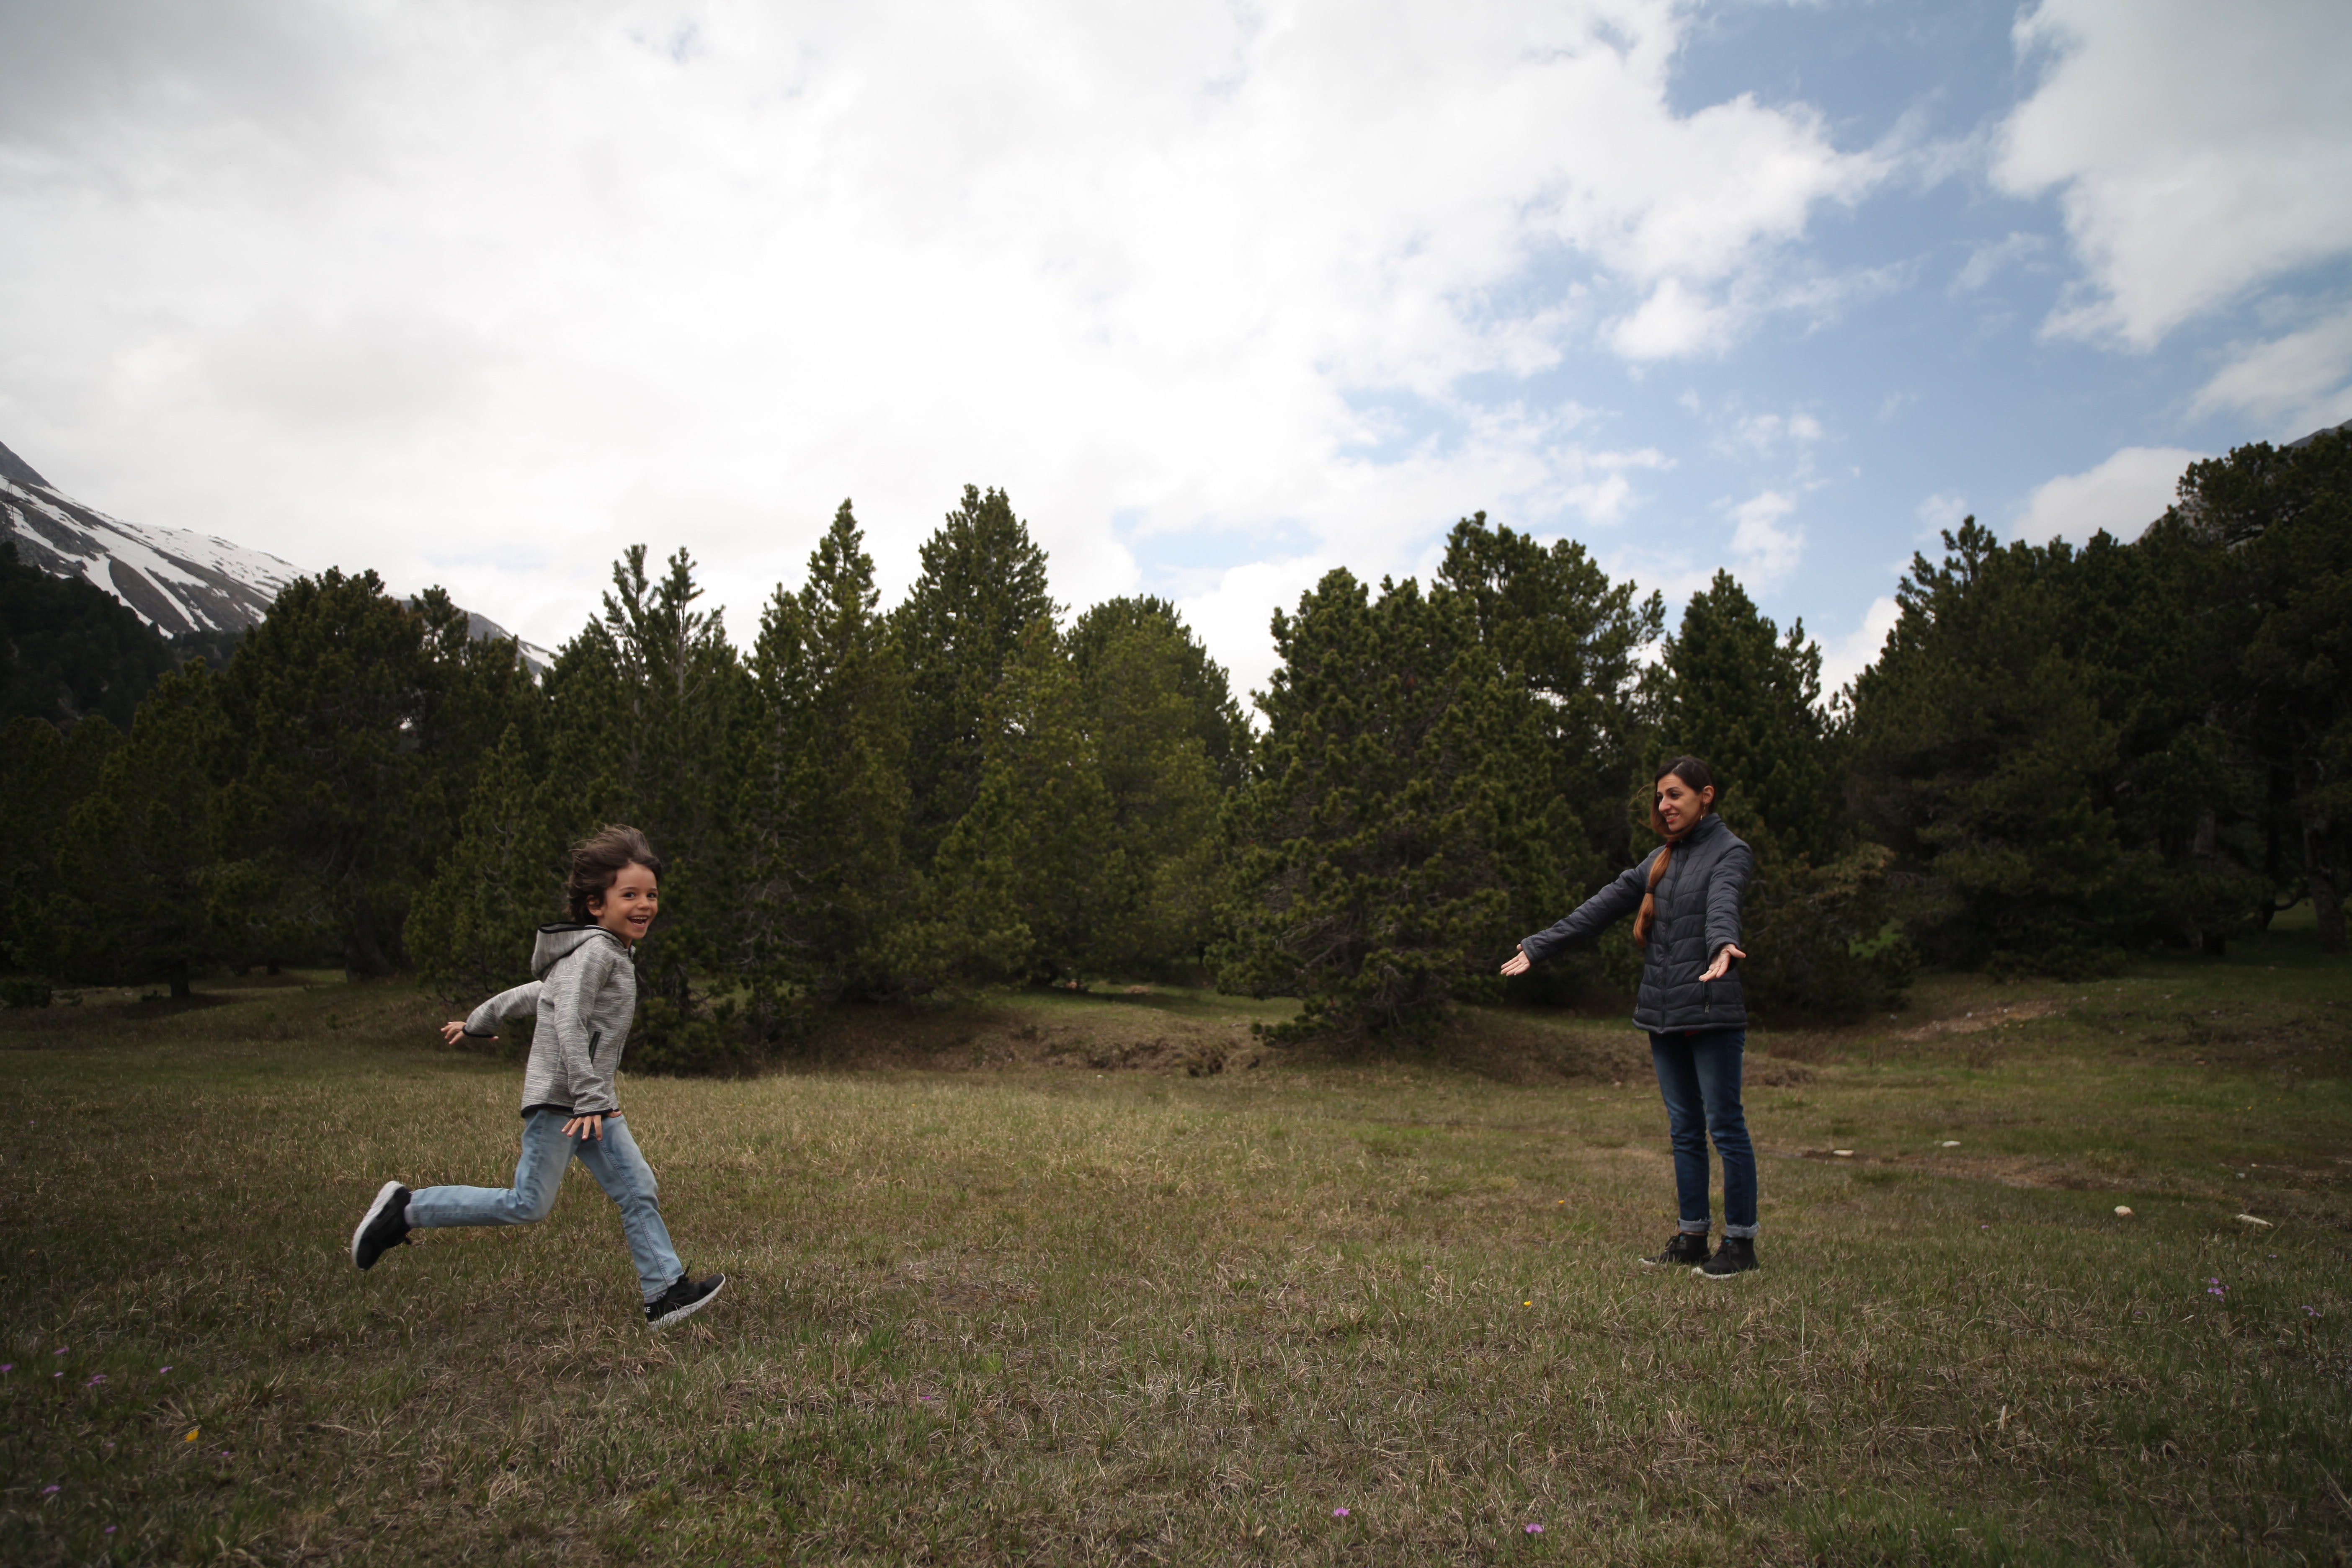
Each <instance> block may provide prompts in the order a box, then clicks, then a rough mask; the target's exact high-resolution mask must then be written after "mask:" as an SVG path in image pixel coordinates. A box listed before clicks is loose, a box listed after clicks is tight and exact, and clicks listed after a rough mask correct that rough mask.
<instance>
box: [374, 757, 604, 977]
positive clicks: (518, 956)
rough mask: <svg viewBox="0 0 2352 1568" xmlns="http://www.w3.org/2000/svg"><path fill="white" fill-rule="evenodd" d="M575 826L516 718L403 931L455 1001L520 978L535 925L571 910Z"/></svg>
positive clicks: (423, 970)
mask: <svg viewBox="0 0 2352 1568" xmlns="http://www.w3.org/2000/svg"><path fill="white" fill-rule="evenodd" d="M565 847H566V846H565V834H564V832H563V828H562V818H561V812H560V808H559V807H558V805H557V804H556V786H555V785H554V784H553V783H552V782H551V781H550V780H549V779H548V778H547V777H546V776H545V774H544V763H543V761H542V760H541V759H540V758H538V757H536V756H535V755H534V754H533V753H532V752H531V750H530V747H529V746H528V745H526V744H525V743H524V741H523V735H522V729H521V726H520V725H515V724H509V726H508V727H507V730H506V733H505V734H503V735H502V736H500V737H499V743H498V745H497V746H496V747H495V748H494V749H493V750H492V751H491V752H490V754H489V756H488V758H487V759H486V760H485V761H484V762H483V763H482V765H481V768H480V770H479V771H478V773H477V774H476V776H475V780H474V785H473V789H472V791H471V793H470V794H469V795H468V796H467V802H466V809H465V816H464V820H463V825H462V827H461V830H460V832H459V834H458V836H457V842H456V843H455V844H454V845H452V846H451V847H450V849H449V852H448V853H447V854H446V855H445V856H443V857H442V858H441V863H440V866H439V868H437V869H436V871H435V873H434V876H433V879H432V881H431V882H430V883H428V884H427V885H426V887H425V891H424V892H423V893H422V894H421V895H420V896H419V897H418V898H417V900H415V903H414V904H413V905H412V906H411V907H410V910H409V914H408V923H407V925H406V927H405V928H404V931H403V937H404V941H405V942H406V944H407V948H408V952H409V954H410V956H411V957H412V958H413V959H414V960H415V963H416V967H417V973H418V975H419V977H420V978H422V979H423V981H424V982H425V985H426V987H427V988H428V989H429V990H431V991H432V992H433V993H434V994H436V995H439V996H443V997H446V998H447V999H449V1000H450V1001H452V1002H462V1001H468V1000H474V1001H478V1000H479V999H480V998H481V997H483V996H485V995H488V994H490V993H492V992H494V991H502V990H504V989H506V987H508V986H509V985H514V984H520V980H521V977H522V976H523V975H525V974H527V973H529V971H530V954H531V941H532V933H533V931H535V930H536V929H537V928H538V927H539V926H540V925H541V924H542V923H544V922H546V921H555V920H561V919H562V918H564V902H563V878H564V865H565Z"/></svg>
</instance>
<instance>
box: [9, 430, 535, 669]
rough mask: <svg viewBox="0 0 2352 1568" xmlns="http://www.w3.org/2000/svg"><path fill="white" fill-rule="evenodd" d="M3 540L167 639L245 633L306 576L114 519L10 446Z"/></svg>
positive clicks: (482, 621)
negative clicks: (93, 589)
mask: <svg viewBox="0 0 2352 1568" xmlns="http://www.w3.org/2000/svg"><path fill="white" fill-rule="evenodd" d="M0 538H7V539H13V540H14V541H16V558H17V559H18V560H20V561H22V562H24V563H26V565H28V566H37V567H39V568H40V569H41V570H42V571H44V572H47V573H48V574H50V575H52V576H56V577H79V578H81V579H83V580H84V581H86V582H89V583H93V584H97V585H98V586H99V587H100V588H103V589H105V590H106V591H107V592H108V593H110V594H111V595H114V596H115V597H116V598H118V599H120V600H121V601H122V602H123V603H124V604H126V605H130V606H131V609H132V610H133V611H135V612H136V613H137V614H138V616H139V618H140V619H141V620H143V621H145V622H146V623H147V624H148V625H149V626H153V627H154V628H155V629H156V630H157V631H159V632H161V633H163V635H164V636H165V637H177V636H180V635H181V634H183V633H185V632H193V631H215V632H238V631H243V630H244V629H245V628H246V627H247V626H252V625H253V624H254V623H255V622H257V621H258V620H260V619H261V617H262V616H265V615H268V613H269V605H270V601H271V600H273V599H275V598H277V597H278V590H279V589H281V588H283V587H284V586H286V584H289V583H290V582H292V581H293V580H294V579H295V578H296V577H298V576H300V575H301V568H299V567H298V566H296V565H295V564H294V563H291V562H289V561H280V560H279V559H278V557H277V556H275V555H270V554H266V553H264V552H261V551H258V550H248V549H247V548H246V547H245V546H244V545H241V544H232V543H231V542H228V541H227V540H226V539H216V538H215V537H213V536H212V535H211V534H208V533H194V532H191V531H188V530H186V529H183V528H155V527H152V526H151V525H149V524H146V523H137V522H124V521H122V520H121V519H120V518H114V517H109V516H107V515H106V513H104V512H102V511H99V510H96V509H94V508H91V507H87V506H84V505H82V504H81V503H80V502H79V501H77V500H73V499H72V498H70V497H68V496H66V495H63V494H61V493H60V492H59V491H58V489H57V487H56V486H54V485H52V484H50V483H49V481H48V480H47V479H43V478H42V477H41V476H40V475H39V474H38V473H37V472H36V471H35V470H34V468H33V466H32V465H31V464H30V463H27V462H26V461H25V459H24V458H20V457H18V456H16V453H14V452H12V451H10V450H9V449H8V448H7V447H5V446H0ZM467 620H468V624H469V626H470V628H471V630H472V632H473V635H474V636H476V637H509V636H511V635H512V634H510V633H509V632H508V631H507V630H506V628H505V627H503V626H499V624H498V623H497V622H496V621H493V620H491V619H490V618H489V617H488V616H482V615H478V614H475V613H473V612H471V611H468V612H467ZM522 653H523V658H524V659H525V660H527V661H528V662H529V663H530V666H531V668H533V669H544V668H547V666H548V665H549V664H550V663H551V662H552V661H553V659H554V657H555V656H554V655H553V654H551V653H550V652H548V651H547V649H545V648H543V647H539V646H538V645H536V644H534V643H524V644H523V645H522Z"/></svg>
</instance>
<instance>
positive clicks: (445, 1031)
mask: <svg viewBox="0 0 2352 1568" xmlns="http://www.w3.org/2000/svg"><path fill="white" fill-rule="evenodd" d="M465 1032H466V1020H465V1019H463V1018H452V1019H450V1020H449V1021H448V1022H447V1023H446V1024H444V1025H442V1026H441V1038H442V1039H443V1040H444V1041H446V1043H447V1044H449V1045H453V1046H454V1045H456V1044H457V1040H458V1037H460V1036H462V1035H464V1034H465ZM490 1038H492V1039H494V1040H495V1039H497V1038H498V1037H497V1036H496V1035H492V1036H491V1037H490Z"/></svg>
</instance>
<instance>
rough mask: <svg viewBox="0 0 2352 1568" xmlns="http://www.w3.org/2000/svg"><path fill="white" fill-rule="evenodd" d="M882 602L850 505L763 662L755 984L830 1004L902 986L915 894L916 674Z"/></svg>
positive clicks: (787, 605) (748, 933)
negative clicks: (910, 764)
mask: <svg viewBox="0 0 2352 1568" xmlns="http://www.w3.org/2000/svg"><path fill="white" fill-rule="evenodd" d="M879 598H880V595H878V594H877V592H876V590H875V586H874V562H873V559H872V557H870V556H868V555H867V554H866V549H865V535H864V533H863V532H862V531H860V530H859V528H858V526H857V519H856V515H855V514H854V513H853V512H852V510H851V509H850V503H849V502H847V501H846V500H845V501H843V502H842V503H841V508H840V510H838V511H837V512H835V515H834V520H833V525H832V527H831V528H829V529H828V530H827V531H825V534H824V538H823V539H821V540H820V541H819V542H817V546H816V549H815V550H814V552H811V554H810V556H809V563H808V574H807V577H806V579H805V581H804V582H803V584H802V585H801V587H800V589H799V591H798V592H797V593H791V592H787V591H786V590H784V589H783V588H782V587H779V588H778V589H777V590H776V592H775V595H774V596H773V597H772V598H771V599H770V601H769V603H768V606H767V609H766V611H765V613H764V614H763V615H762V616H761V622H760V637H759V641H758V643H757V644H756V645H755V647H754V649H753V653H752V658H751V679H752V685H753V688H754V691H755V693H756V696H755V700H754V704H753V714H754V717H753V721H752V725H751V754H750V757H749V759H748V762H747V764H746V766H745V769H744V784H743V790H744V795H743V800H742V806H741V810H740V822H741V832H742V837H743V840H744V850H745V854H746V856H747V858H748V860H749V872H750V886H749V889H748V894H747V897H746V900H745V908H744V932H745V940H746V942H747V944H748V948H747V953H746V965H747V971H748V972H749V973H754V974H757V975H761V976H763V977H767V978H769V979H771V980H772V981H774V982H775V983H777V984H782V985H783V986H785V987H787V988H789V989H793V990H802V989H804V990H806V991H808V992H810V993H812V994H815V995H817V996H819V997H823V998H826V999H830V998H832V997H835V996H839V995H841V994H845V993H846V994H870V993H874V992H878V991H887V990H889V989H892V988H893V987H894V984H895V983H896V980H897V978H898V977H897V976H896V975H895V974H894V973H892V965H893V962H894V953H895V947H894V941H895V937H896V933H897V931H898V926H899V924H900V922H901V921H904V920H905V919H906V918H907V915H908V910H909V907H910V904H911V901H912V898H913V894H914V888H913V884H912V881H911V879H910V876H909V873H908V868H907V867H906V866H905V864H904V862H903V860H902V858H901V855H902V840H903V837H904V833H905V827H906V818H907V689H906V676H905V672H904V669H903V668H902V666H901V665H900V662H899V657H898V648H897V647H895V646H894V645H893V644H892V642H891V641H890V639H889V638H888V637H887V635H886V628H885V626H884V625H883V623H882V621H881V619H880V617H879V616H877V605H878V603H879Z"/></svg>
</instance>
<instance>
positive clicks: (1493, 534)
mask: <svg viewBox="0 0 2352 1568" xmlns="http://www.w3.org/2000/svg"><path fill="white" fill-rule="evenodd" d="M1437 581H1438V584H1439V585H1440V586H1442V587H1444V589H1446V590H1447V591H1449V592H1451V593H1454V594H1456V595H1461V596H1462V598H1463V599H1464V601H1465V604H1466V605H1467V606H1468V608H1469V611H1470V614H1471V616H1472V618H1473V620H1474V623H1475V626H1476V627H1477V635H1478V638H1479V641H1480V643H1481V644H1482V645H1483V646H1484V647H1486V650H1487V654H1488V657H1489V658H1492V659H1493V660H1494V662H1495V664H1496V667H1497V668H1500V669H1501V670H1502V671H1504V672H1505V677H1506V679H1508V680H1510V681H1511V682H1512V683H1514V684H1515V685H1517V687H1519V688H1520V689H1523V690H1525V691H1526V692H1528V694H1529V695H1530V697H1532V698H1533V700H1535V702H1536V705H1537V706H1536V714H1537V719H1538V722H1539V723H1540V724H1541V726H1542V729H1543V733H1544V752H1545V754H1546V756H1547V758H1548V759H1549V780H1548V782H1547V784H1546V786H1545V789H1544V794H1545V796H1546V799H1547V802H1548V804H1549V808H1550V811H1551V816H1552V820H1551V824H1550V828H1549V833H1548V835H1547V837H1548V839H1549V842H1550V843H1551V844H1552V845H1553V846H1554V854H1555V856H1556V857H1557V858H1558V861H1559V868H1558V869H1559V876H1560V877H1561V878H1562V879H1565V881H1566V882H1567V883H1568V884H1569V885H1570V886H1571V887H1579V888H1583V889H1588V890H1589V889H1592V888H1594V887H1597V886H1599V884H1600V883H1601V881H1602V880H1605V879H1607V878H1609V877H1611V876H1613V875H1615V874H1616V872H1617V870H1618V869H1619V868H1622V866H1623V865H1624V864H1625V862H1626V860H1627V859H1628V858H1630V857H1631V856H1632V854H1633V845H1634V842H1635V837H1636V835H1635V824H1636V823H1637V822H1642V821H1646V815H1645V813H1640V812H1635V813H1629V811H1628V810H1627V803H1628V802H1629V800H1633V799H1636V798H1638V799H1639V800H1641V801H1643V802H1644V803H1646V801H1647V799H1648V796H1647V794H1646V787H1645V786H1646V785H1647V784H1648V783H1649V774H1648V772H1647V770H1648V768H1649V766H1650V763H1651V758H1650V756H1649V754H1648V753H1649V752H1650V751H1651V750H1652V749H1653V745H1652V742H1651V740H1650V730H1651V728H1652V726H1653V724H1654V713H1653V712H1652V711H1651V709H1652V705H1653V699H1652V696H1651V694H1650V693H1649V692H1648V691H1647V690H1646V689H1644V686H1643V679H1642V654H1643V649H1645V648H1647V647H1649V646H1650V645H1652V644H1653V643H1654V642H1656V641H1657V640H1658V637H1659V633H1660V630H1661V628H1662V627H1663V626H1664V617H1665V607H1664V601H1663V600H1662V599H1661V598H1660V597H1659V596H1658V595H1656V594H1652V595H1649V596H1648V597H1647V598H1639V597H1637V596H1636V595H1637V593H1638V590H1637V589H1636V588H1635V587H1634V585H1633V584H1632V583H1630V582H1627V583H1617V584H1612V583H1611V582H1610V581H1609V576H1608V574H1606V573H1604V572H1603V571H1601V568H1600V566H1599V565H1598V564H1597V563H1595V562H1594V561H1593V559H1592V557H1591V553H1590V552H1587V551H1586V549H1585V548H1584V546H1583V545H1581V544H1580V543H1578V542H1575V541H1574V540H1567V539H1563V540H1559V541H1556V542H1553V543H1552V544H1551V545H1550V546H1549V547H1547V546H1545V545H1543V544H1542V543H1540V542H1538V541H1537V540H1536V539H1535V538H1534V537H1533V536H1532V535H1529V534H1523V533H1517V532H1515V531H1512V530H1510V529H1508V528H1495V527H1490V526H1489V525H1488V524H1487V521H1486V513H1485V512H1479V513H1476V514H1475V515H1474V516H1472V517H1467V518H1465V519H1463V520H1462V521H1460V522H1457V523H1456V524H1454V531H1453V532H1452V533H1450V534H1448V535H1447V537H1446V544H1445V557H1444V563H1443V564H1442V565H1441V566H1440V567H1439V569H1438V576H1437ZM1644 842H1645V843H1646V839H1644ZM1552 918H1557V917H1556V916H1555V917H1552ZM1521 934H1524V933H1521Z"/></svg>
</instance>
